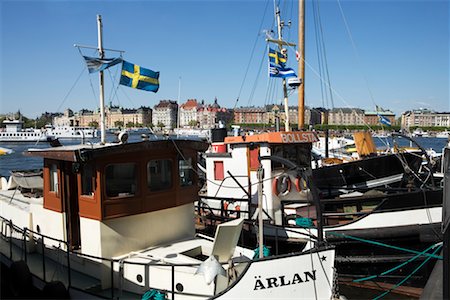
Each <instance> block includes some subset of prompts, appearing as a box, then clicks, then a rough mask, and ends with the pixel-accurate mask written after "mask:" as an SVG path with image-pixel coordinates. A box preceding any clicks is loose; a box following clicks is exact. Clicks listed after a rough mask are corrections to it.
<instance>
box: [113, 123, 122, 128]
mask: <svg viewBox="0 0 450 300" xmlns="http://www.w3.org/2000/svg"><path fill="white" fill-rule="evenodd" d="M114 127H117V128H122V127H123V122H122V121H115V122H114Z"/></svg>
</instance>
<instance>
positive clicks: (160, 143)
mask: <svg viewBox="0 0 450 300" xmlns="http://www.w3.org/2000/svg"><path fill="white" fill-rule="evenodd" d="M168 144H170V145H172V146H174V147H177V148H179V149H181V150H182V149H183V148H190V149H193V150H196V151H205V150H206V149H207V148H208V144H207V143H205V142H202V141H199V140H188V139H164V140H150V141H141V142H133V143H124V144H119V143H109V144H105V145H100V144H80V145H70V146H61V147H54V148H44V149H29V150H28V151H27V152H26V153H25V154H26V155H28V156H38V157H42V158H47V159H54V160H62V161H69V162H86V161H88V160H91V159H95V158H99V157H104V156H109V155H117V154H129V153H130V152H135V151H146V150H152V149H161V148H163V147H165V145H168Z"/></svg>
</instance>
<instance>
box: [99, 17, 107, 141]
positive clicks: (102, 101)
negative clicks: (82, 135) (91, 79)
mask: <svg viewBox="0 0 450 300" xmlns="http://www.w3.org/2000/svg"><path fill="white" fill-rule="evenodd" d="M97 25H98V53H99V55H100V59H103V58H105V53H104V51H103V35H102V30H103V25H102V16H101V15H97ZM99 73H100V74H99V81H100V143H101V144H102V145H104V144H105V143H106V124H105V123H106V120H105V119H106V116H105V88H104V77H103V71H100V72H99Z"/></svg>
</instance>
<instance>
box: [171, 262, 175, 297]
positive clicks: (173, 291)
mask: <svg viewBox="0 0 450 300" xmlns="http://www.w3.org/2000/svg"><path fill="white" fill-rule="evenodd" d="M174 299H175V265H172V300H174Z"/></svg>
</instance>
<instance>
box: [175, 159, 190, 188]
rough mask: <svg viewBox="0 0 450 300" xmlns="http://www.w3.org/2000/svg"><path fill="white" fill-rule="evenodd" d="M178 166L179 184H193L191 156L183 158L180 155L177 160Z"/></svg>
mask: <svg viewBox="0 0 450 300" xmlns="http://www.w3.org/2000/svg"><path fill="white" fill-rule="evenodd" d="M178 167H179V172H180V185H181V186H190V185H193V184H194V170H192V158H190V157H189V158H187V159H186V160H184V159H183V158H181V157H180V159H179V160H178Z"/></svg>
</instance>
